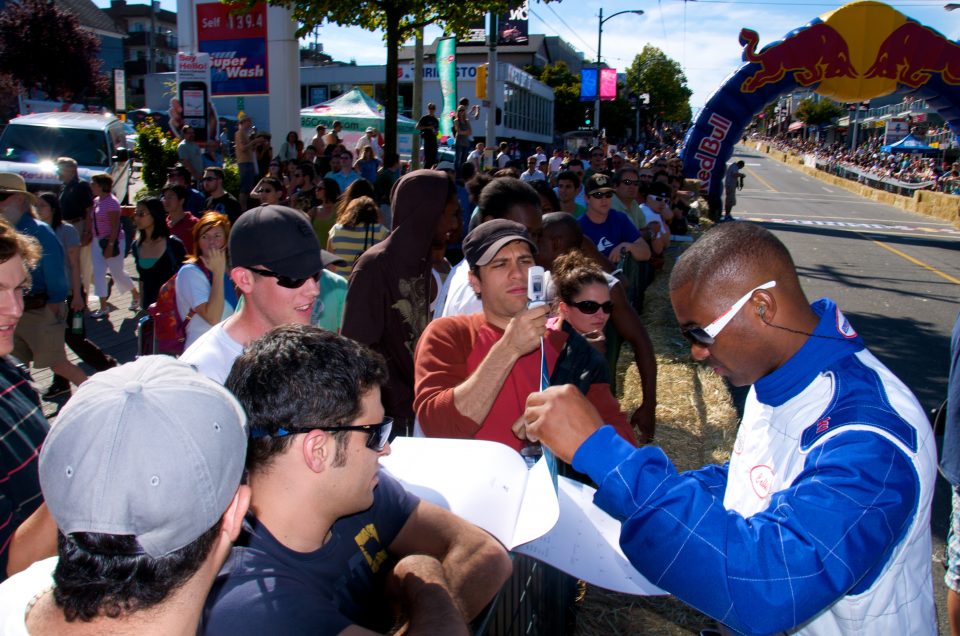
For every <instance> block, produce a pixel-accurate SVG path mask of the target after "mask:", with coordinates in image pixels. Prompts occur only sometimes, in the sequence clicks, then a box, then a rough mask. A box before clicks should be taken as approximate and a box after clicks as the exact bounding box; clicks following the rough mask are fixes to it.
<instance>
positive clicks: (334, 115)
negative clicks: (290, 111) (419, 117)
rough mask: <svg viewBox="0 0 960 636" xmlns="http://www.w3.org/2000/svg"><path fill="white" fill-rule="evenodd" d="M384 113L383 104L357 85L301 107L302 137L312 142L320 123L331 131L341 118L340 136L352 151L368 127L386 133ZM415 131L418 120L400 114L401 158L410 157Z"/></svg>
mask: <svg viewBox="0 0 960 636" xmlns="http://www.w3.org/2000/svg"><path fill="white" fill-rule="evenodd" d="M385 112H386V111H385V109H384V107H383V105H381V104H378V103H377V102H376V101H374V100H373V98H372V97H370V96H369V95H367V94H366V93H364V92H363V91H362V90H360V89H359V88H354V89H353V90H351V91H349V92H347V93H344V94H343V95H340V96H339V97H334V98H333V99H330V100H327V101H325V102H323V103H320V104H316V105H314V106H307V107H306V108H301V109H300V128H301V137H302V138H303V139H304V141H305V142H309V141H310V140H311V139H312V138H313V135H314V134H315V132H316V131H315V128H316V127H317V126H319V125H320V124H323V125H324V126H326V127H327V131H328V132H329V131H330V130H332V127H333V122H334V121H339V122H340V126H341V127H342V131H341V133H340V138H341V139H343V141H344V145H346V147H347V148H348V149H349V150H353V146H354V144H355V143H356V141H357V139H359V138H360V136H361V135H363V134H364V131H365V130H366V129H367V128H369V127H373V128H376V129H377V131H378V132H380V133H383V131H384V113H385ZM415 131H416V122H415V121H413V120H412V119H410V118H409V117H404V116H403V115H399V116H398V117H397V133H398V135H397V137H398V139H397V145H398V146H399V147H400V148H399V152H400V156H401V157H406V158H409V157H410V151H411V148H412V143H413V133H414V132H415Z"/></svg>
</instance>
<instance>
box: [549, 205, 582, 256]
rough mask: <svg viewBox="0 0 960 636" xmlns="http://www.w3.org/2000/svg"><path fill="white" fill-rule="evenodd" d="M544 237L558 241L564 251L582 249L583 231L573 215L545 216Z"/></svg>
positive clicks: (564, 213) (552, 213)
mask: <svg viewBox="0 0 960 636" xmlns="http://www.w3.org/2000/svg"><path fill="white" fill-rule="evenodd" d="M543 236H544V238H547V237H549V238H551V239H556V240H557V241H559V246H560V247H561V248H562V249H564V250H568V249H573V248H575V247H580V243H581V242H582V241H583V230H582V229H581V228H580V224H579V223H577V220H576V219H575V218H574V217H573V215H572V214H568V213H566V212H550V213H549V214H544V215H543Z"/></svg>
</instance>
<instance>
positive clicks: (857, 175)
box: [817, 160, 934, 197]
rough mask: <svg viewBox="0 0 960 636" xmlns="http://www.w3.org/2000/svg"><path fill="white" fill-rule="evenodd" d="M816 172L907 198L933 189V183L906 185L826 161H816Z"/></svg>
mask: <svg viewBox="0 0 960 636" xmlns="http://www.w3.org/2000/svg"><path fill="white" fill-rule="evenodd" d="M817 170H821V171H823V172H828V173H830V174H832V175H836V176H838V177H843V178H844V179H849V180H851V181H856V182H857V183H863V184H864V185H868V186H870V187H872V188H876V189H878V190H884V191H886V192H892V193H894V194H899V195H903V196H907V197H912V196H914V194H915V193H916V191H917V190H927V189H930V188H932V187H933V185H934V182H933V181H924V182H922V183H907V182H905V181H898V180H896V179H890V178H888V177H881V176H878V175H875V174H871V173H869V172H864V171H863V170H859V169H856V168H851V167H849V166H844V165H842V164H839V163H830V162H826V161H819V160H818V161H817Z"/></svg>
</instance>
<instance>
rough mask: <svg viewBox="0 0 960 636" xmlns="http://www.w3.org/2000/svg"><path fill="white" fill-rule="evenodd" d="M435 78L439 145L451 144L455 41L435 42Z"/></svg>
mask: <svg viewBox="0 0 960 636" xmlns="http://www.w3.org/2000/svg"><path fill="white" fill-rule="evenodd" d="M437 77H439V78H440V96H441V97H442V98H443V106H442V110H441V111H440V113H441V116H440V143H442V144H448V143H452V142H450V141H447V140H448V139H449V140H452V139H453V120H454V118H455V117H456V116H457V39H456V38H440V40H439V41H438V42H437Z"/></svg>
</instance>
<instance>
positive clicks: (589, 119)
mask: <svg viewBox="0 0 960 636" xmlns="http://www.w3.org/2000/svg"><path fill="white" fill-rule="evenodd" d="M583 127H584V128H592V127H593V109H592V108H589V107H587V108H584V109H583Z"/></svg>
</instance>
